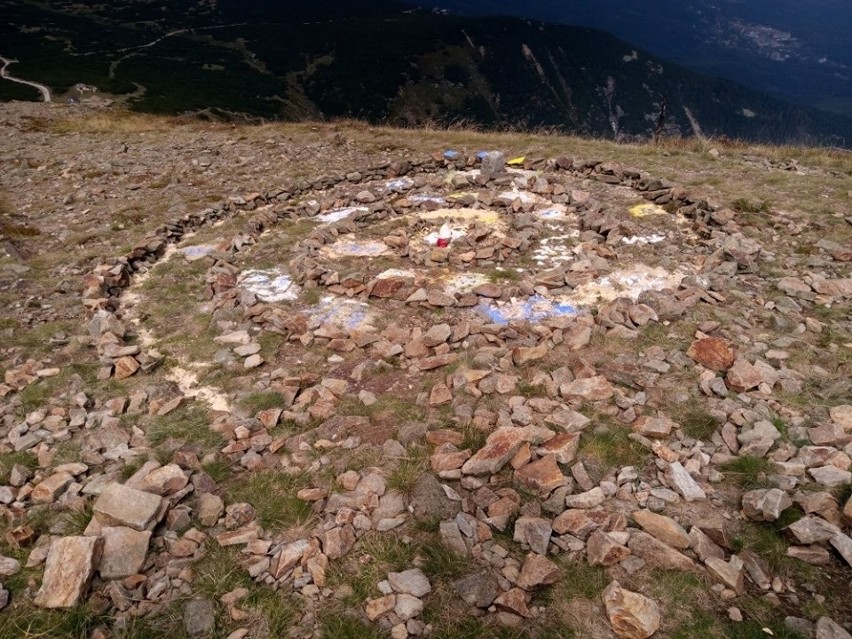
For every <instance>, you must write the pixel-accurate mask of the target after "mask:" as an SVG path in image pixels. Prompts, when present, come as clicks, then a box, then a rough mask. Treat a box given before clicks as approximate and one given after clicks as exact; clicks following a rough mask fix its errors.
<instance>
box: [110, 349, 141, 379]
mask: <svg viewBox="0 0 852 639" xmlns="http://www.w3.org/2000/svg"><path fill="white" fill-rule="evenodd" d="M141 367H142V365H141V364H140V363H139V362H138V361H136V358H134V357H131V356H130V355H125V356H124V357H119V358H118V359H117V360H115V378H116V379H119V380H121V379H127V378H128V377H132V376H133V375H135V374H136V371H138V370H139V369H140V368H141Z"/></svg>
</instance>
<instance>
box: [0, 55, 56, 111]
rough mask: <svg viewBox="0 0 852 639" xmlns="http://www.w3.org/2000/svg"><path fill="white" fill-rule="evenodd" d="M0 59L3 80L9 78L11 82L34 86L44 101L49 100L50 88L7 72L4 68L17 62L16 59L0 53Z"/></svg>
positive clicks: (0, 73) (0, 72)
mask: <svg viewBox="0 0 852 639" xmlns="http://www.w3.org/2000/svg"><path fill="white" fill-rule="evenodd" d="M0 61H2V62H3V68H2V69H0V77H2V78H3V79H4V80H11V81H12V82H17V83H18V84H28V85H30V86H31V87H35V88H36V89H38V90H39V92H40V93H41V97H42V98H43V99H44V101H45V102H50V101H51V99H50V89H48V88H47V87H46V86H44V85H43V84H39V83H38V82H31V81H30V80H22V79H21V78H16V77H15V76H13V75H9V72H8V71H7V70H6V68H7V67H8V66H9V65H10V64H14V63H15V62H17V60H10V59H9V58H4V57H3V56H2V55H0Z"/></svg>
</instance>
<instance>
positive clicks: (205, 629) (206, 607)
mask: <svg viewBox="0 0 852 639" xmlns="http://www.w3.org/2000/svg"><path fill="white" fill-rule="evenodd" d="M183 627H184V630H185V631H186V634H188V635H189V636H190V637H199V636H201V635H209V634H210V633H211V632H213V629H214V628H215V627H216V609H215V608H214V606H213V602H212V601H210V600H209V599H193V600H192V601H187V602H186V603H185V604H184V605H183Z"/></svg>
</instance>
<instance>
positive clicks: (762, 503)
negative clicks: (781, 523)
mask: <svg viewBox="0 0 852 639" xmlns="http://www.w3.org/2000/svg"><path fill="white" fill-rule="evenodd" d="M792 505H793V500H792V499H790V496H789V495H788V494H787V493H785V492H784V491H783V490H780V489H778V488H770V489H760V490H751V491H749V492H747V493H745V494H744V495H743V500H742V507H743V514H744V515H745V516H746V517H748V518H749V519H751V520H753V521H776V520H777V519H778V518H779V517H780V516H781V512H782V511H783V510H786V509H787V508H789V507H790V506H792Z"/></svg>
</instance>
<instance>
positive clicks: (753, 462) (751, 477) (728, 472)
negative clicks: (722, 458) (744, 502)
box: [720, 455, 772, 490]
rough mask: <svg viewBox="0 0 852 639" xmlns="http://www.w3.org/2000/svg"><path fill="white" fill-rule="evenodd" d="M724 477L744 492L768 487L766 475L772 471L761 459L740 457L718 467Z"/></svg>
mask: <svg viewBox="0 0 852 639" xmlns="http://www.w3.org/2000/svg"><path fill="white" fill-rule="evenodd" d="M720 469H721V470H722V472H723V473H725V477H726V478H727V479H729V480H730V481H732V482H733V483H734V484H736V485H737V486H740V487H741V488H744V489H746V490H753V489H756V488H766V487H768V485H769V484H768V481H767V479H766V475H767V474H768V473H769V472H771V471H772V464H770V463H769V462H768V461H767V460H766V459H764V458H763V457H752V456H750V455H742V456H740V457H736V458H734V459H732V460H731V461H729V462H725V463H724V464H722V465H721V466H720Z"/></svg>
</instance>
